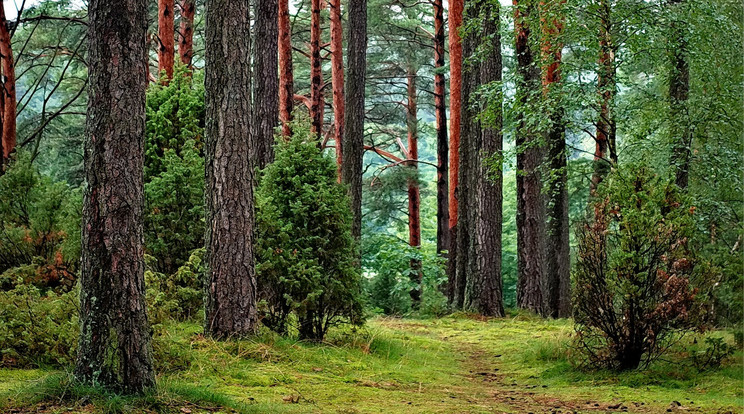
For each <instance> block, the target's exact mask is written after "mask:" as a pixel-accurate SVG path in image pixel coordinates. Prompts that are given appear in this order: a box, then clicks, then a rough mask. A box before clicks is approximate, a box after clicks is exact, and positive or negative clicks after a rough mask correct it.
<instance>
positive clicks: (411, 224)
mask: <svg viewBox="0 0 744 414" xmlns="http://www.w3.org/2000/svg"><path fill="white" fill-rule="evenodd" d="M406 79H407V83H408V85H407V91H408V103H407V104H406V126H407V128H408V157H407V158H408V159H410V160H414V161H412V162H409V163H408V167H409V168H411V169H412V171H413V173H411V176H412V177H411V178H409V180H408V242H409V244H410V246H411V247H413V248H414V249H420V248H421V216H420V206H421V195H420V193H419V184H418V163H417V162H416V160H418V108H417V103H416V69H415V68H413V66H409V68H408V74H407V75H406ZM422 278H423V273H422V272H421V260H416V259H412V260H411V281H412V282H413V283H414V284H415V287H414V288H413V289H412V290H411V300H412V302H413V308H414V309H416V308H418V306H419V305H420V303H421V292H422V286H421V282H422Z"/></svg>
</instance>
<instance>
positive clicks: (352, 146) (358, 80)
mask: <svg viewBox="0 0 744 414" xmlns="http://www.w3.org/2000/svg"><path fill="white" fill-rule="evenodd" d="M348 4H349V10H348V16H349V24H348V27H349V37H348V51H347V53H348V58H347V68H346V75H347V77H346V95H345V104H344V106H345V108H346V119H345V127H344V137H343V140H344V142H343V146H342V148H343V160H344V162H343V164H342V166H341V179H342V182H343V183H344V184H346V185H348V186H349V196H350V198H351V211H352V213H353V215H354V221H353V222H352V226H351V234H352V235H353V236H354V238H355V239H356V240H360V239H361V236H362V160H363V158H364V85H365V76H366V68H367V1H366V0H349V3H348Z"/></svg>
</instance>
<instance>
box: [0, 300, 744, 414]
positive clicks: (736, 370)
mask: <svg viewBox="0 0 744 414" xmlns="http://www.w3.org/2000/svg"><path fill="white" fill-rule="evenodd" d="M156 331H157V332H158V334H157V335H158V337H157V340H156V341H155V346H156V354H157V355H160V357H159V359H158V368H159V372H160V375H159V383H158V384H159V390H158V392H157V393H156V394H153V395H148V396H145V397H136V398H132V397H122V396H118V395H114V394H107V393H105V392H103V391H101V390H96V389H86V388H84V387H80V386H75V385H72V384H71V382H70V381H69V374H67V373H65V372H62V371H54V370H39V369H37V370H17V369H0V412H3V413H5V412H8V413H14V412H15V413H31V412H41V413H58V412H59V413H62V412H64V413H69V412H72V413H75V412H78V413H92V412H174V413H206V412H225V413H229V412H238V413H253V412H255V413H274V412H276V413H406V414H412V413H493V412H497V413H501V412H508V413H528V412H533V413H543V412H564V413H569V412H593V413H599V412H601V413H604V412H637V413H657V412H658V413H665V412H668V410H671V411H679V412H706V413H707V412H710V413H727V412H732V413H733V412H737V413H738V412H741V411H742V409H743V408H744V391H743V390H742V387H743V385H744V372H743V370H744V364H742V354H741V352H738V353H736V354H735V355H734V356H733V357H731V358H729V359H728V360H727V361H726V362H725V364H724V366H723V367H721V368H718V369H716V370H710V371H705V372H699V371H698V370H697V369H695V368H693V367H691V366H690V364H689V363H688V362H686V361H687V359H688V358H686V354H685V351H684V347H682V346H680V347H679V348H678V350H677V351H675V352H674V353H672V354H671V355H670V356H669V357H668V359H669V360H668V361H662V362H658V363H656V364H654V365H653V366H651V367H650V368H649V369H647V370H644V371H638V372H628V373H621V374H614V373H609V372H587V371H583V370H581V369H578V368H576V367H574V366H573V365H572V364H571V363H570V362H569V361H570V353H571V350H570V347H569V344H570V334H571V332H572V326H571V323H570V321H566V320H557V321H545V320H541V319H537V318H534V317H530V316H528V315H523V314H515V315H512V316H511V317H508V318H504V319H492V320H479V319H477V318H469V317H467V316H464V315H459V316H452V317H446V318H441V319H390V318H378V319H373V320H372V321H370V322H368V323H367V325H366V326H365V327H364V328H362V329H359V330H356V331H348V330H344V331H341V330H339V331H335V332H333V333H332V334H331V335H330V337H329V338H328V341H327V343H324V344H310V343H302V342H297V341H295V340H291V339H285V338H281V337H278V336H276V335H273V334H270V333H264V334H262V335H261V336H259V337H257V338H255V339H253V340H244V341H229V342H215V341H212V340H210V339H207V338H204V337H203V336H201V335H200V333H201V328H200V326H199V325H198V324H195V323H178V324H175V323H174V324H169V325H167V326H162V327H160V328H159V329H157V330H156ZM729 339H730V338H729Z"/></svg>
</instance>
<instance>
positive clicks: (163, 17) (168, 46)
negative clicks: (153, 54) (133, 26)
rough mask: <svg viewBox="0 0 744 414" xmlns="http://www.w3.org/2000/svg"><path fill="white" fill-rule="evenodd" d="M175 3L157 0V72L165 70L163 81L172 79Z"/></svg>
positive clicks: (166, 81)
mask: <svg viewBox="0 0 744 414" xmlns="http://www.w3.org/2000/svg"><path fill="white" fill-rule="evenodd" d="M174 9H175V3H174V0H158V39H159V41H160V47H158V72H159V73H163V72H165V79H164V80H163V83H166V84H167V83H168V81H170V80H171V79H173V61H174V59H175V58H176V55H175V53H176V52H175V48H176V44H175V11H174Z"/></svg>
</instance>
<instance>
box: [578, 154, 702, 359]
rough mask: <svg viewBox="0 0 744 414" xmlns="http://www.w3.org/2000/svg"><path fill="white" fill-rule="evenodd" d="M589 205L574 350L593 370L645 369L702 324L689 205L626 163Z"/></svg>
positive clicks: (582, 231) (581, 231)
mask: <svg viewBox="0 0 744 414" xmlns="http://www.w3.org/2000/svg"><path fill="white" fill-rule="evenodd" d="M591 207H592V208H591V211H592V212H591V213H590V214H591V216H590V217H589V218H587V219H586V220H585V221H584V222H583V223H581V224H580V226H579V228H578V235H577V236H578V239H579V245H578V252H577V253H578V254H577V262H576V268H575V272H574V286H575V288H574V295H575V296H574V320H575V323H576V332H577V336H576V345H577V346H578V349H579V350H580V351H581V352H582V353H583V355H584V356H585V357H586V360H587V362H588V363H589V364H591V365H593V366H598V367H607V368H612V369H618V370H626V369H634V368H637V367H638V366H639V365H644V366H647V365H648V364H649V363H650V362H651V361H653V360H654V359H656V358H658V357H659V356H660V355H661V354H662V353H663V352H664V351H665V350H666V349H667V347H668V344H669V342H670V341H672V340H673V339H674V338H675V337H676V335H675V332H676V331H679V330H686V329H691V328H695V327H697V326H699V323H700V322H701V320H702V315H701V314H700V312H701V310H703V309H704V307H702V306H700V304H699V303H696V300H698V301H699V300H702V299H703V295H702V294H700V293H701V292H706V291H708V290H707V289H706V284H707V280H708V277H707V276H708V275H707V274H706V269H705V267H704V266H698V265H699V262H700V260H699V258H698V257H697V254H696V250H695V248H694V247H693V246H692V245H691V243H690V237H691V235H692V233H693V231H694V215H693V212H694V207H692V206H691V205H690V203H689V200H688V199H687V198H686V196H685V195H684V194H683V193H682V192H681V191H680V190H679V188H678V187H677V186H676V185H674V183H673V182H672V181H671V180H668V179H665V178H661V177H659V176H656V175H654V174H652V173H651V171H650V169H649V168H647V167H644V166H632V165H631V166H629V167H627V168H624V169H620V170H618V171H617V172H616V173H614V174H612V175H611V176H609V177H608V178H607V179H606V180H605V182H604V188H603V189H602V192H601V195H600V196H599V197H598V198H597V200H595V201H594V203H593V205H592V206H591Z"/></svg>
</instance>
